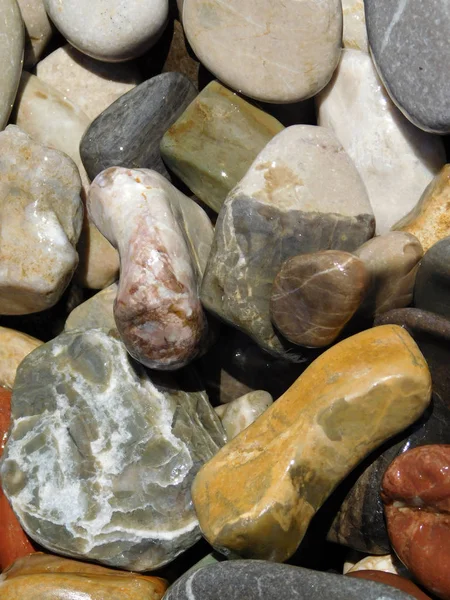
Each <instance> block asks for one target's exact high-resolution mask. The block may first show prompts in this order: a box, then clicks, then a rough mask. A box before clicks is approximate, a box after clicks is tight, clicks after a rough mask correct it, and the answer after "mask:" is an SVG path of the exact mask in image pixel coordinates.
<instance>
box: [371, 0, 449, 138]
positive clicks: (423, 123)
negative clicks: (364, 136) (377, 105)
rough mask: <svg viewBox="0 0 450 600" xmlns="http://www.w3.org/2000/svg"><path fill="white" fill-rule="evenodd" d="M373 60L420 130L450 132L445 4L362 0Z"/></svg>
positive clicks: (393, 95) (393, 96) (435, 1)
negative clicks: (444, 66) (445, 66)
mask: <svg viewBox="0 0 450 600" xmlns="http://www.w3.org/2000/svg"><path fill="white" fill-rule="evenodd" d="M364 3H365V9H366V23H367V33H368V37H369V44H370V48H371V51H372V56H373V59H374V61H375V64H376V66H377V69H378V71H379V73H380V75H381V77H382V79H383V81H384V83H385V85H386V88H387V90H388V92H389V94H390V96H391V97H392V99H393V100H394V102H395V103H396V104H397V105H398V106H399V107H400V109H401V110H402V112H403V113H404V114H405V115H406V116H407V117H408V118H409V119H410V120H411V121H412V122H413V123H414V124H415V125H417V126H418V127H420V128H421V129H424V130H425V131H432V132H435V133H449V132H450V106H449V103H448V94H449V91H450V90H449V78H448V73H447V70H446V69H445V68H443V65H446V64H448V63H449V61H450V46H449V44H448V43H447V40H448V39H449V37H450V12H449V10H448V6H447V4H446V3H445V2H442V1H441V0H428V1H427V2H423V1H422V0H364Z"/></svg>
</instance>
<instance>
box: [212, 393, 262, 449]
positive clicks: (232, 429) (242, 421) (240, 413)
mask: <svg viewBox="0 0 450 600" xmlns="http://www.w3.org/2000/svg"><path fill="white" fill-rule="evenodd" d="M272 402H273V398H272V396H271V395H270V394H269V393H268V392H265V391H264V390H255V391H254V392H249V393H248V394H245V396H241V398H237V399H236V400H233V401H232V402H229V403H228V404H222V406H217V407H216V408H215V409H214V410H215V411H216V413H217V414H218V415H219V418H220V420H221V421H222V425H223V428H224V429H225V433H226V434H227V437H228V440H232V439H233V438H235V437H236V436H237V435H238V434H239V433H241V431H244V429H246V428H247V427H248V426H249V425H251V424H252V423H253V422H254V421H256V419H257V418H258V417H259V416H261V415H262V414H263V412H264V411H265V410H266V409H267V408H269V406H270V405H271V404H272Z"/></svg>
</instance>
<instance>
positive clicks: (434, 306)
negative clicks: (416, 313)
mask: <svg viewBox="0 0 450 600" xmlns="http://www.w3.org/2000/svg"><path fill="white" fill-rule="evenodd" d="M414 306H415V307H416V308H420V309H421V310H426V311H429V312H432V313H435V314H437V315H441V316H443V317H446V318H447V319H449V318H450V237H447V238H444V239H443V240H441V241H440V242H437V244H434V246H431V248H430V249H429V250H428V252H426V253H425V255H424V257H423V259H422V261H421V262H420V266H419V269H418V271H417V276H416V285H415V288H414Z"/></svg>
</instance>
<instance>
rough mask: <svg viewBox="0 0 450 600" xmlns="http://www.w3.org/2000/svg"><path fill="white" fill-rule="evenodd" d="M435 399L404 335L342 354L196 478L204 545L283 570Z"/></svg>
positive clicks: (387, 329)
mask: <svg viewBox="0 0 450 600" xmlns="http://www.w3.org/2000/svg"><path fill="white" fill-rule="evenodd" d="M430 398H431V377H430V373H429V370H428V367H427V364H426V362H425V360H424V358H423V356H422V354H421V353H420V351H419V349H418V347H417V345H416V344H415V342H414V340H413V339H412V338H411V336H410V335H409V334H408V333H407V332H406V331H405V330H404V329H402V328H401V327H398V326H395V325H394V326H386V325H385V326H381V327H375V328H372V329H369V330H366V331H363V332H362V333H358V334H357V335H354V336H352V337H350V338H347V339H345V340H344V341H342V342H340V343H339V344H336V345H335V346H333V347H332V348H331V349H329V350H327V352H325V353H324V354H322V355H321V356H319V358H317V359H316V360H315V361H314V362H313V363H312V364H311V365H310V366H309V367H308V368H307V369H306V371H305V372H304V373H303V375H301V376H300V377H299V379H297V381H296V382H295V383H294V385H293V386H292V387H291V388H289V390H288V391H287V392H286V393H285V394H283V396H281V398H279V399H278V400H277V401H276V402H274V404H273V405H272V406H271V407H270V408H268V409H267V410H266V412H265V413H264V414H263V415H262V416H261V417H260V418H259V419H258V420H257V421H256V422H255V423H253V424H252V425H250V427H248V428H247V429H245V430H244V431H243V432H242V433H240V434H239V435H238V436H237V437H236V438H234V440H232V441H231V442H229V443H228V444H227V445H226V446H224V447H223V448H222V449H221V450H220V451H219V452H218V454H216V455H215V456H214V457H213V458H212V459H211V460H210V461H209V462H208V463H206V464H205V465H204V466H203V467H202V469H201V470H200V471H199V473H198V474H197V476H196V478H195V480H194V483H193V486H192V498H193V501H194V506H195V509H196V513H197V516H198V518H199V522H200V527H201V529H202V531H203V534H204V535H205V537H206V539H207V540H208V541H209V542H210V543H211V544H212V545H213V546H215V547H216V548H219V549H220V550H221V551H222V552H224V553H226V554H229V553H234V554H238V555H240V556H242V557H245V558H261V559H270V560H274V561H280V562H281V561H284V560H286V559H287V558H289V557H290V556H291V555H292V554H293V553H294V552H295V550H296V548H297V547H298V545H299V543H300V542H301V540H302V538H303V536H304V534H305V532H306V529H307V528H308V525H309V522H310V520H311V519H312V517H313V516H314V514H315V513H316V511H317V510H318V509H319V508H320V506H321V505H322V504H323V502H324V501H325V500H326V498H327V497H328V496H329V494H330V493H331V492H332V491H333V490H334V489H335V487H336V486H337V485H338V484H339V482H340V481H341V480H342V479H343V478H344V477H345V476H346V475H347V474H348V473H349V472H350V471H351V470H352V469H353V468H354V467H355V466H356V465H357V464H358V463H359V462H360V461H361V460H362V459H363V458H364V457H365V456H366V455H367V454H369V452H371V451H372V450H374V449H375V448H376V447H377V446H379V445H380V444H382V443H383V442H384V441H385V440H386V439H388V438H390V437H391V436H393V435H395V434H396V433H398V432H400V431H402V430H403V429H405V428H406V427H408V426H409V425H410V424H411V423H413V422H414V421H415V420H416V419H417V418H418V417H419V416H420V415H421V414H422V412H423V411H424V410H425V408H426V407H427V405H428V404H429V401H430Z"/></svg>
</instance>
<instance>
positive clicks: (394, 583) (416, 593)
mask: <svg viewBox="0 0 450 600" xmlns="http://www.w3.org/2000/svg"><path fill="white" fill-rule="evenodd" d="M347 577H357V578H358V579H367V580H369V581H377V582H378V583H385V584H386V585H390V586H391V587H395V588H397V589H399V590H402V592H406V593H407V594H409V595H410V596H412V597H413V598H417V600H431V599H430V596H427V595H426V594H424V592H422V590H421V589H420V588H419V587H417V585H416V584H415V583H413V582H412V581H409V579H405V577H400V576H399V575H394V573H386V571H369V570H367V571H353V573H347Z"/></svg>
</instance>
